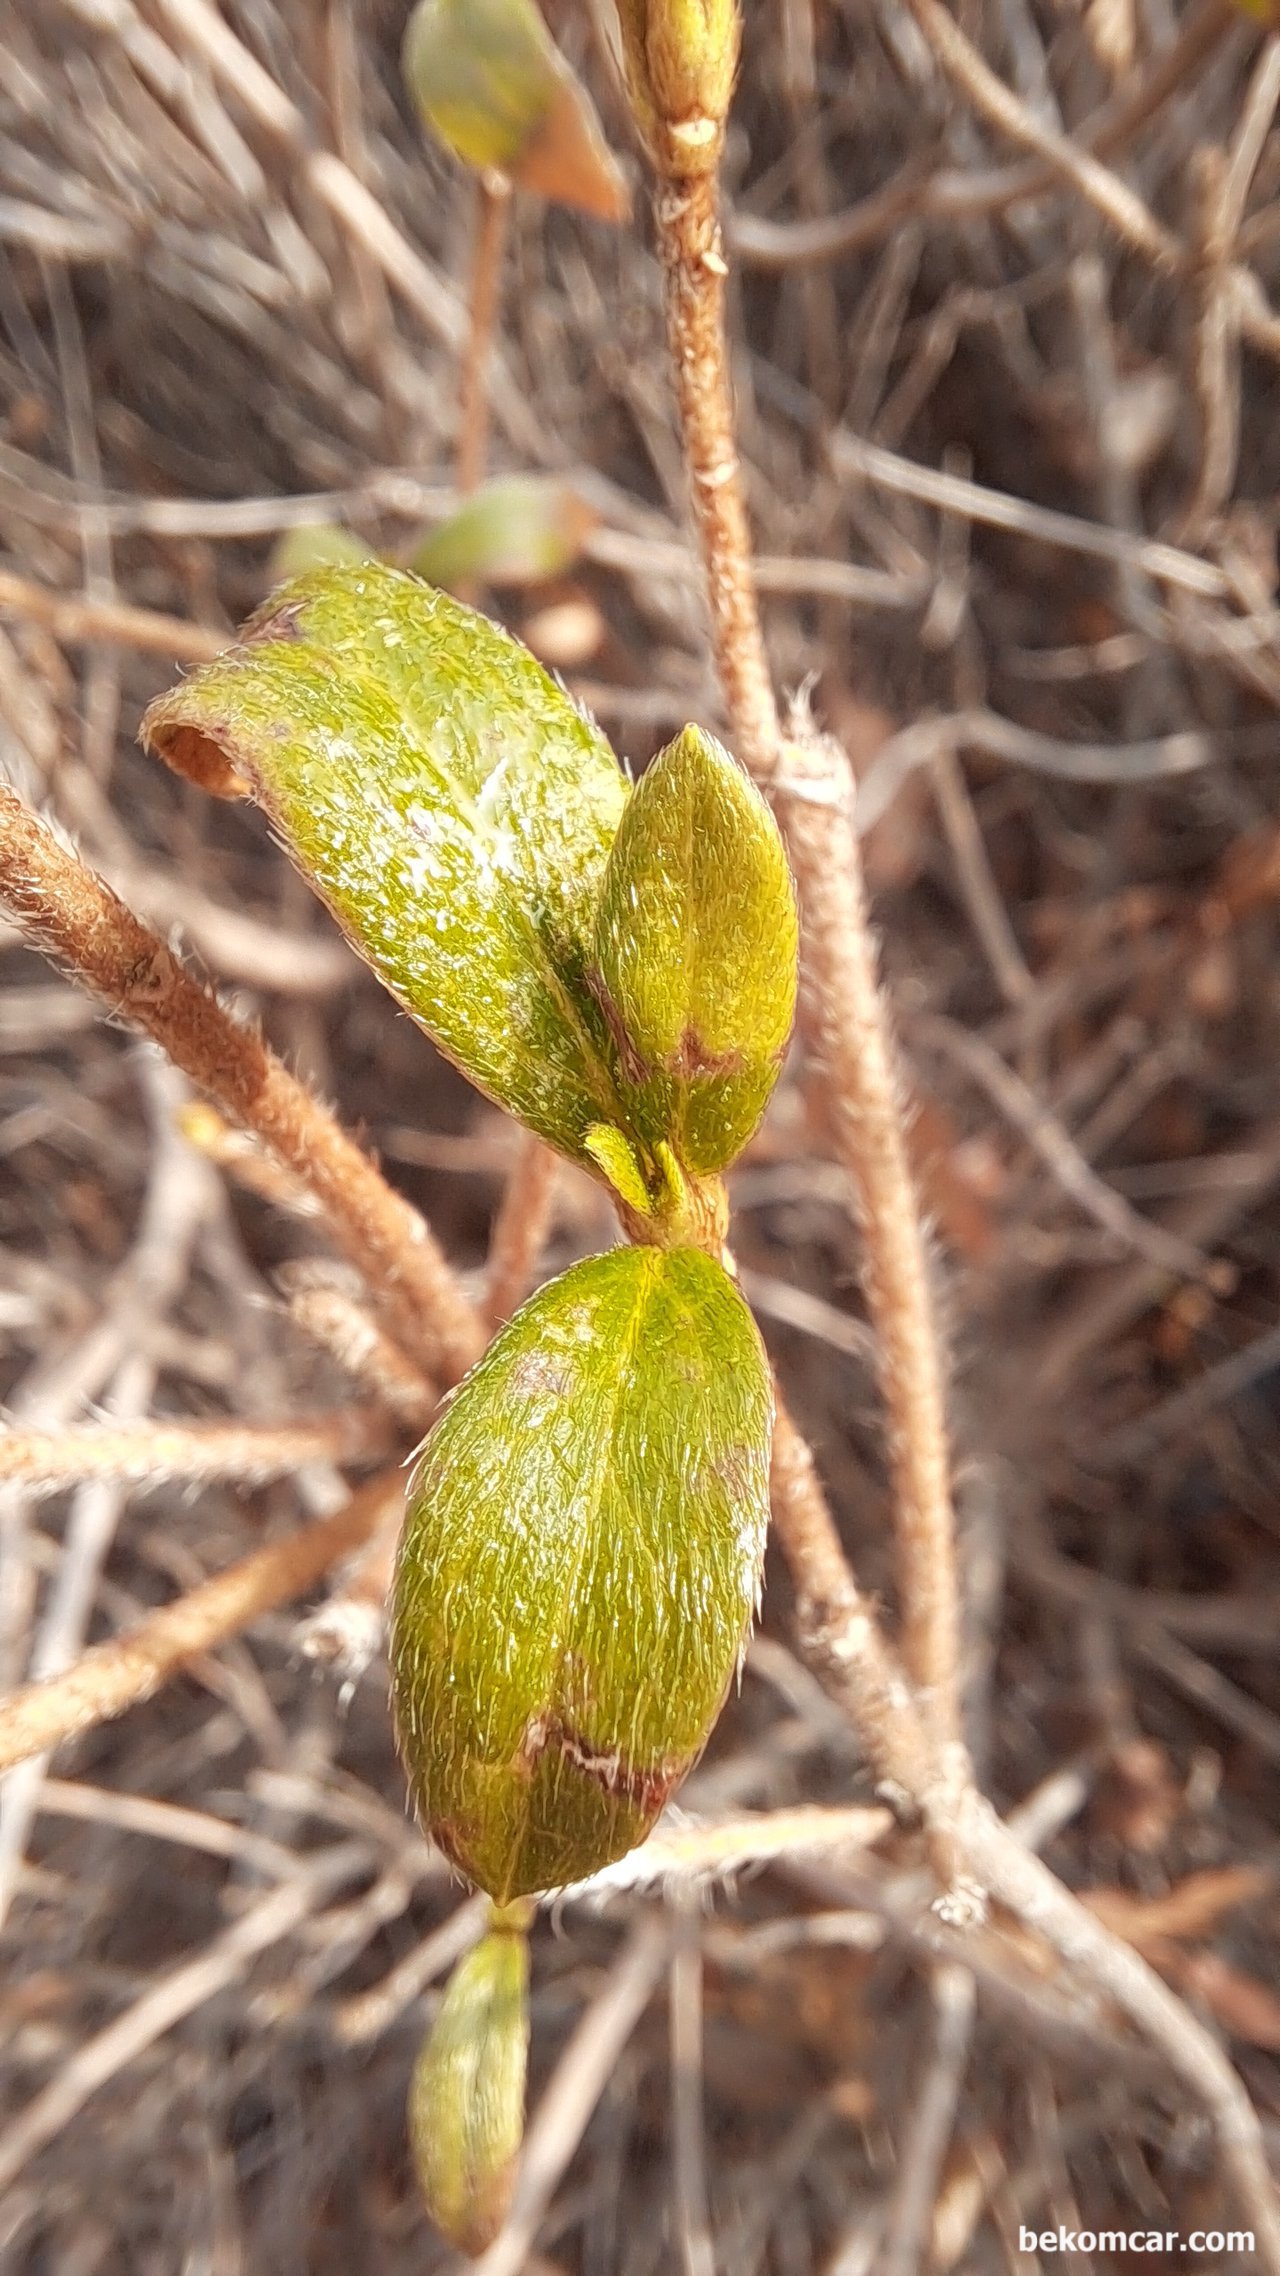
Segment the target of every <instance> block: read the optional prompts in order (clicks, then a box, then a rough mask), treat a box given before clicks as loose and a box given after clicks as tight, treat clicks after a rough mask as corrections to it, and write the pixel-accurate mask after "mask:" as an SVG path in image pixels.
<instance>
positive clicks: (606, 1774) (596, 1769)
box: [520, 1715, 688, 1819]
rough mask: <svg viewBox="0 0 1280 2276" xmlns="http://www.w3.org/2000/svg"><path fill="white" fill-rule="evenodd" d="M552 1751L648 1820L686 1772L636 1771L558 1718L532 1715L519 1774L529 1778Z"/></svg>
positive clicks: (664, 1765)
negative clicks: (538, 1762) (593, 1745)
mask: <svg viewBox="0 0 1280 2276" xmlns="http://www.w3.org/2000/svg"><path fill="white" fill-rule="evenodd" d="M552 1749H554V1750H555V1752H556V1753H557V1754H561V1755H563V1756H564V1758H565V1760H566V1762H571V1763H572V1764H573V1766H574V1768H575V1770H580V1771H581V1772H582V1774H583V1776H584V1777H585V1778H589V1779H590V1780H591V1782H592V1784H593V1785H595V1786H599V1787H600V1788H601V1789H602V1791H603V1792H604V1793H606V1794H611V1795H618V1796H620V1797H621V1798H622V1800H623V1801H624V1802H629V1803H630V1804H631V1806H632V1807H633V1809H637V1810H639V1811H641V1812H643V1814H644V1816H645V1817H646V1818H650V1819H652V1818H655V1817H656V1816H657V1814H658V1812H659V1810H660V1809H661V1808H662V1806H663V1804H664V1802H665V1801H666V1799H667V1796H668V1795H669V1794H670V1793H671V1791H672V1789H673V1788H674V1787H675V1786H677V1785H678V1784H679V1782H680V1779H681V1778H682V1777H683V1776H684V1773H685V1771H686V1769H687V1768H688V1764H687V1763H683V1762H681V1763H668V1762H660V1763H657V1764H655V1765H654V1767H653V1769H652V1770H637V1769H636V1768H635V1767H634V1766H633V1765H632V1764H631V1763H629V1762H627V1761H626V1760H625V1759H624V1758H623V1756H622V1755H621V1754H619V1753H617V1752H614V1753H611V1754H601V1753H600V1752H599V1750H598V1749H597V1748H595V1747H592V1746H591V1745H589V1744H588V1742H587V1740H586V1739H584V1738H583V1736H582V1734H581V1732H579V1731H575V1730H574V1729H573V1727H572V1725H571V1724H569V1723H566V1722H565V1721H564V1720H563V1718H562V1717H561V1716H559V1715H535V1716H534V1717H533V1719H532V1721H531V1722H529V1723H528V1724H527V1725H526V1727H525V1734H524V1739H523V1742H522V1744H521V1748H520V1768H521V1770H522V1771H523V1772H525V1773H526V1774H527V1775H528V1776H529V1777H532V1775H533V1769H534V1765H535V1763H536V1762H537V1761H538V1760H539V1759H540V1757H541V1756H542V1755H544V1754H547V1753H548V1752H550V1751H551V1750H552Z"/></svg>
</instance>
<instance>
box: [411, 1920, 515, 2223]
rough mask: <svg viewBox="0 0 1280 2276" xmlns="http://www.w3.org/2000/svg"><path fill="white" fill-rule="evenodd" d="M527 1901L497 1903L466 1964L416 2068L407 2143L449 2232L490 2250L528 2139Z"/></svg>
mask: <svg viewBox="0 0 1280 2276" xmlns="http://www.w3.org/2000/svg"><path fill="white" fill-rule="evenodd" d="M529 1917H530V1910H529V1907H527V1906H525V1905H509V1906H507V1907H505V1908H504V1909H502V1910H498V1909H496V1908H495V1911H494V1914H493V1919H492V1923H491V1926H490V1928H489V1931H488V1934H487V1935H485V1936H483V1937H482V1938H481V1940H480V1942H479V1943H478V1944H477V1945H476V1946H475V1948H474V1949H473V1950H472V1951H470V1952H468V1953H467V1954H466V1956H465V1958H463V1959H462V1960H460V1961H459V1962H458V1965H457V1967H456V1968H455V1969H454V1971H453V1974H452V1976H451V1977H450V1979H449V1983H448V1987H447V1989H446V1991H445V1995H444V1999H443V2001H442V2003H441V2006H440V2010H439V2013H438V2014H437V2016H436V2019H435V2022H434V2023H433V2024H432V2027H431V2029H430V2031H429V2032H428V2034H427V2038H426V2041H425V2043H424V2045H423V2048H422V2052H421V2054H420V2055H419V2057H418V2060H417V2062H416V2064H415V2065H414V2072H413V2079H412V2083H411V2085H410V2088H409V2147H410V2150H411V2152H412V2156H413V2164H414V2170H415V2172H416V2174H417V2176H418V2184H419V2187H420V2188H421V2190H422V2196H423V2202H424V2203H425V2205H426V2208H427V2211H428V2212H429V2213H430V2215H431V2218H432V2220H433V2221H434V2222H435V2224H436V2227H437V2228H438V2229H439V2230H440V2231H441V2234H442V2235H444V2236H446V2237H447V2238H448V2239H449V2242H450V2243H451V2244H456V2245H457V2246H458V2247H459V2249H460V2250H461V2251H463V2252H466V2253H470V2254H472V2255H475V2254H477V2253H480V2252H483V2251H484V2248H485V2246H486V2245H487V2244H490V2243H491V2242H492V2240H493V2238H494V2237H495V2236H496V2235H497V2233H498V2230H499V2229H500V2228H501V2226H502V2223H503V2220H504V2219H505V2217H506V2212H507V2207H508V2204H509V2203H510V2199H511V2186H512V2182H513V2181H514V2178H515V2169H516V2160H517V2158H518V2156H519V2153H520V2144H521V2142H522V2140H523V2138H524V2095H525V2073H526V2069H527V2067H528V2055H529V1947H528V1942H527V1935H526V1931H527V1928H528V1922H529Z"/></svg>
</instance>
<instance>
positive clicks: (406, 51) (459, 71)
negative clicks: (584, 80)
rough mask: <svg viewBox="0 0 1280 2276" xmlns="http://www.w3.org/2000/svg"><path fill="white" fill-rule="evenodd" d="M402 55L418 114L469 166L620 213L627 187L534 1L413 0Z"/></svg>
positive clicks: (617, 216)
mask: <svg viewBox="0 0 1280 2276" xmlns="http://www.w3.org/2000/svg"><path fill="white" fill-rule="evenodd" d="M401 60H402V64H403V69H404V78H405V85H406V86H407V88H408V90H409V93H410V95H411V97H412V99H413V101H414V104H415V105H416V107H417V109H418V111H419V113H420V115H421V117H422V118H423V119H424V120H425V122H426V124H427V125H428V126H429V127H430V128H431V130H432V132H433V133H434V134H435V135H437V136H438V137H439V139H440V141H441V142H443V143H444V144H445V145H446V147H447V148H448V149H450V150H452V151H453V153H454V155H455V156H456V157H458V158H461V159H462V160H463V161H464V162H465V163H466V164H467V165H468V166H475V167H480V168H483V167H495V168H496V169H497V170H498V171H499V172H500V173H503V174H505V175H506V176H507V177H508V179H509V180H510V181H512V182H514V183H515V184H516V185H517V187H518V188H520V189H526V190H536V191H537V192H538V193H539V194H540V195H541V196H543V197H548V198H556V199H558V200H559V201H560V203H561V204H564V205H573V206H578V207H580V208H581V210H582V211H583V212H585V213H592V214H595V215H596V216H597V217H598V218H599V219H601V220H604V221H622V220H625V218H626V215H627V211H628V208H629V204H630V200H629V198H628V195H627V188H626V184H625V182H624V181H623V178H622V175H621V174H620V172H619V170H618V166H617V163H616V161H615V160H614V158H613V156H612V153H611V152H610V150H609V148H608V146H607V144H606V142H605V140H604V136H603V134H602V133H601V130H600V122H599V120H598V118H597V117H596V113H595V110H594V107H593V105H592V102H591V99H590V97H589V95H588V94H587V92H586V90H585V88H584V87H582V86H581V85H580V84H579V82H578V80H577V79H575V77H574V75H573V73H572V72H571V71H570V69H569V66H568V64H567V63H566V62H565V60H564V57H563V56H562V55H561V54H560V52H559V50H558V49H557V47H556V46H555V44H554V42H553V40H552V38H551V35H550V33H549V32H548V30H547V27H546V25H545V24H544V22H543V20H542V16H541V14H540V12H539V10H538V8H537V7H536V6H535V4H534V0H418V5H417V7H416V8H415V9H414V11H413V14H412V15H411V16H410V18H409V23H408V28H407V30H406V32H405V36H404V47H403V51H402V58H401Z"/></svg>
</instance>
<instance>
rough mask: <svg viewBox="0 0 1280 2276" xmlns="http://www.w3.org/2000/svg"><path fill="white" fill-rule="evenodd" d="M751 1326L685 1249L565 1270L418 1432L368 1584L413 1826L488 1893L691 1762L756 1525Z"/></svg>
mask: <svg viewBox="0 0 1280 2276" xmlns="http://www.w3.org/2000/svg"><path fill="white" fill-rule="evenodd" d="M770 1423H771V1400H770V1388H769V1377H768V1370H767V1367H766V1364H765V1358H764V1353H763V1350H762V1348H761V1344H760V1338H759V1335H758V1334H757V1331H756V1327H755V1323H754V1321H753V1320H752V1318H751V1314H750V1312H749V1311H748V1309H747V1306H746V1305H745V1303H744V1302H743V1300H742V1297H741V1296H740V1295H739V1293H738V1290H737V1289H736V1288H735V1286H734V1285H733V1282H732V1281H731V1280H730V1279H729V1277H728V1275H727V1274H726V1273H725V1272H724V1271H723V1269H722V1267H721V1266H720V1265H718V1264H717V1263H715V1262H714V1261H713V1259H712V1258H710V1257H708V1256H705V1255H703V1254H702V1253H701V1252H700V1251H699V1250H696V1249H670V1250H661V1249H653V1248H624V1249H614V1250H611V1251H610V1252H609V1253H608V1254H607V1255H604V1256H597V1257H591V1258H589V1259H588V1260H587V1261H586V1262H585V1263H583V1264H578V1265H574V1266H573V1267H572V1268H571V1269H570V1270H569V1271H568V1272H566V1273H564V1274H562V1276H561V1277H560V1279H558V1280H556V1281H553V1282H552V1283H550V1285H549V1286H547V1287H546V1288H543V1289H541V1290H540V1291H539V1293H538V1294H537V1295H536V1296H535V1297H534V1298H533V1300H532V1302H530V1303H528V1304H526V1305H525V1306H524V1307H523V1309H522V1310H521V1311H519V1312H518V1313H517V1314H516V1316H515V1318H514V1319H513V1320H512V1321H511V1322H510V1324H509V1326H507V1327H506V1328H505V1329H504V1330H503V1331H502V1333H501V1335H500V1336H499V1337H498V1338H497V1341H496V1342H495V1343H494V1344H493V1345H492V1346H491V1347H490V1349H489V1351H488V1352H487V1353H486V1355H485V1357H484V1358H483V1359H482V1360H481V1361H480V1364H479V1365H478V1367H476V1368H474V1369H473V1371H472V1373H471V1374H470V1375H469V1376H468V1377H467V1379H466V1381H465V1383H464V1384H463V1385H462V1387H461V1389H460V1390H459V1391H457V1392H456V1393H455V1394H454V1396H453V1399H452V1400H451V1402H450V1404H449V1406H448V1407H447V1409H446V1410H445V1413H444V1414H443V1416H442V1417H441V1420H440V1421H439V1422H438V1423H437V1425H436V1427H435V1429H434V1430H433V1431H432V1433H431V1435H430V1437H429V1438H428V1439H427V1442H426V1445H425V1446H424V1448H423V1451H422V1455H421V1457H420V1460H419V1463H418V1468H417V1471H416V1473H415V1475H414V1478H413V1481H412V1485H411V1488H410V1493H409V1503H408V1514H407V1517H406V1522H405V1529H404V1534H403V1537H402V1540H401V1547H400V1556H399V1562H398V1566H397V1571H396V1577H395V1582H394V1585H393V1591H392V1633H391V1665H392V1696H393V1702H394V1707H395V1717H396V1726H397V1733H398V1737H399V1743H400V1750H401V1754H402V1756H403V1759H404V1762H405V1766H406V1769H407V1771H408V1775H409V1781H410V1785H411V1787H412V1789H413V1794H414V1798H415V1801H416V1803H417V1806H418V1810H419V1813H420V1816H421V1818H422V1822H423V1824H424V1826H425V1827H426V1829H427V1831H428V1832H429V1833H430V1834H431V1835H432V1837H433V1838H434V1840H435V1841H437V1842H438V1843H439V1845H440V1847H441V1848H442V1849H443V1850H444V1851H445V1853H446V1855H447V1856H449V1857H450V1858H452V1860H453V1862H454V1863H455V1864H456V1865H458V1866H459V1867H460V1868H461V1869H462V1871H463V1872H465V1873H467V1874H469V1875H470V1877H471V1879H472V1880H473V1881H475V1882H477V1883H478V1884H479V1886H480V1887H481V1888H482V1889H486V1890H487V1891H488V1892H489V1894H490V1895H491V1896H493V1897H495V1898H497V1899H498V1900H500V1901H503V1900H506V1899H508V1898H510V1897H512V1896H516V1895H518V1894H521V1893H528V1892H532V1891H534V1890H538V1889H546V1888H555V1887H558V1886H561V1885H562V1884H563V1883H565V1882H567V1881H573V1880H578V1879H582V1878H584V1877H585V1876H587V1875H589V1874H591V1873H594V1872H596V1871H598V1870H599V1868H600V1867H601V1866H602V1865H606V1864H608V1863H609V1862H610V1861H611V1860H612V1859H613V1858H615V1857H620V1856H622V1855H623V1854H624V1852H625V1851H626V1850H628V1849H630V1848H631V1847H633V1845H634V1844H635V1843H636V1842H638V1841H640V1840H642V1839H643V1837H644V1835H645V1834H646V1832H647V1831H648V1829H649V1827H650V1826H651V1825H652V1823H653V1821H654V1819H655V1818H656V1817H657V1815H658V1813H659V1811H660V1810H661V1808H662V1806H663V1804H664V1803H665V1801H666V1800H667V1797H668V1796H669V1794H670V1793H671V1792H672V1790H673V1789H674V1788H675V1787H676V1786H677V1785H678V1784H679V1782H680V1780H681V1779H682V1778H683V1777H684V1775H685V1773H686V1771H687V1770H688V1769H689V1768H690V1766H691V1765H692V1763H693V1762H694V1761H695V1760H696V1758H697V1756H698V1755H699V1753H700V1752H701V1750H702V1747H703V1744H704V1742H705V1740H706V1738H707V1735H708V1733H709V1731H710V1729H711V1727H712V1724H713V1723H714V1721H715V1718H716V1715H717V1713H718V1711H719V1708H720V1704H721V1701H722V1699H723V1697H724V1694H725V1691H726V1689H727V1687H728V1685H729V1683H730V1682H731V1680H732V1677H733V1673H734V1670H735V1668H736V1667H737V1664H738V1659H739V1655H740V1653H741V1650H742V1646H743V1642H744V1640H745V1636H746V1632H747V1627H748V1624H749V1621H750V1618H751V1613H752V1608H753V1606H754V1604H755V1600H756V1596H757V1592H758V1589H759V1583H760V1570H761V1560H762V1557H763V1553H764V1540H765V1529H766V1524H767V1519H768V1471H769V1433H770Z"/></svg>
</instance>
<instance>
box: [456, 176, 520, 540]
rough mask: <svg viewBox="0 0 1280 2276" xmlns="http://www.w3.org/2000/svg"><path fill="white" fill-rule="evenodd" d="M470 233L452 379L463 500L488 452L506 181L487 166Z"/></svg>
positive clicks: (480, 475)
mask: <svg viewBox="0 0 1280 2276" xmlns="http://www.w3.org/2000/svg"><path fill="white" fill-rule="evenodd" d="M476 199H477V207H476V236H475V244H474V247H473V248H472V254H471V326H470V330H469V331H468V334H467V344H466V348H465V351H464V353H463V358H462V371H461V375H460V378H459V382H458V439H457V446H456V456H455V462H454V475H455V480H456V482H457V485H458V489H459V491H460V492H461V494H462V496H463V497H464V498H465V497H466V496H467V494H468V492H469V491H472V490H478V489H479V487H480V484H481V483H482V482H483V480H484V470H485V462H486V460H487V458H488V455H489V358H490V355H491V353H492V350H493V336H494V330H495V326H496V323H497V316H498V300H499V295H500V292H501V287H502V259H503V254H504V253H505V251H506V245H507V220H508V216H509V214H510V211H511V184H510V183H509V182H508V181H507V180H506V177H505V176H504V175H502V174H498V173H495V172H494V171H492V170H491V169H487V170H486V171H485V172H483V173H482V174H481V175H480V176H479V178H478V180H477V183H476Z"/></svg>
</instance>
